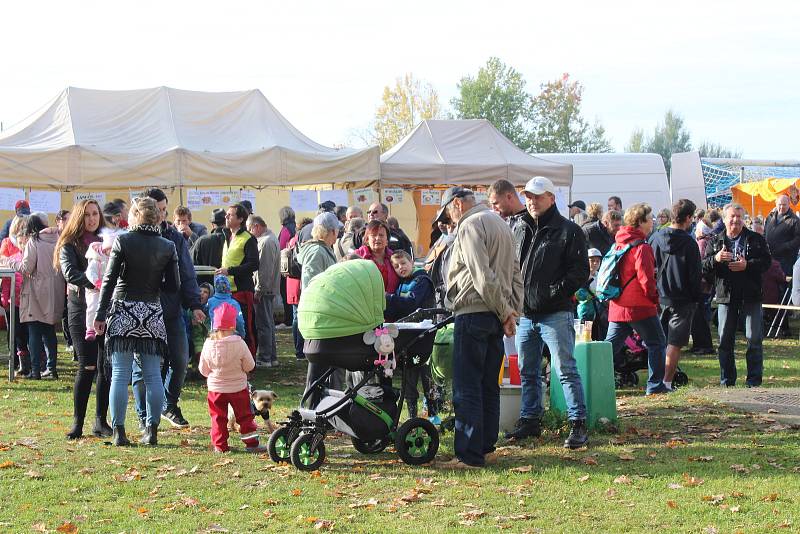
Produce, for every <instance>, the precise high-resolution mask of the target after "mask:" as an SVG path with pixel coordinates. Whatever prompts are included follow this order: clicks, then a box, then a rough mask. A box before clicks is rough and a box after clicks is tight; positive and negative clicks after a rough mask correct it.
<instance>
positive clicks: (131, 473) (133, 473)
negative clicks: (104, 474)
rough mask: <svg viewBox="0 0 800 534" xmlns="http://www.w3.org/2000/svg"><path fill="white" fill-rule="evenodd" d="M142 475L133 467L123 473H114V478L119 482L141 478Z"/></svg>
mask: <svg viewBox="0 0 800 534" xmlns="http://www.w3.org/2000/svg"><path fill="white" fill-rule="evenodd" d="M141 479H142V475H141V473H139V471H137V470H136V469H134V468H133V467H131V468H129V469H128V470H127V471H125V472H124V473H122V474H121V475H114V480H116V481H117V482H131V481H134V480H141Z"/></svg>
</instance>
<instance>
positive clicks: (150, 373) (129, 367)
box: [110, 351, 164, 426]
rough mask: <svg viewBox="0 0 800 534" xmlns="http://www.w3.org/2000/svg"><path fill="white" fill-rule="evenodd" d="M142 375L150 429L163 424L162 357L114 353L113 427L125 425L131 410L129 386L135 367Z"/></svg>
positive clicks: (112, 368)
mask: <svg viewBox="0 0 800 534" xmlns="http://www.w3.org/2000/svg"><path fill="white" fill-rule="evenodd" d="M134 361H136V363H137V365H136V367H137V368H138V369H139V370H140V372H141V373H142V379H143V381H144V383H145V386H146V387H147V394H146V395H145V406H146V407H145V413H146V419H147V424H148V425H157V424H158V422H159V421H160V420H161V408H162V403H163V402H164V384H163V383H162V382H161V356H160V355H158V354H134V353H133V352H123V351H119V352H114V353H112V354H111V393H110V398H111V424H112V425H114V426H121V425H124V424H125V412H126V411H127V409H128V384H130V382H131V375H132V373H133V365H134Z"/></svg>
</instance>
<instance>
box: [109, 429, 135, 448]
mask: <svg viewBox="0 0 800 534" xmlns="http://www.w3.org/2000/svg"><path fill="white" fill-rule="evenodd" d="M112 443H113V444H114V446H115V447H127V446H129V445H130V444H131V442H130V441H128V437H127V436H126V435H125V425H117V426H115V427H114V438H113V441H112Z"/></svg>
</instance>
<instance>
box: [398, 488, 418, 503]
mask: <svg viewBox="0 0 800 534" xmlns="http://www.w3.org/2000/svg"><path fill="white" fill-rule="evenodd" d="M400 500H401V501H403V502H417V501H420V500H422V497H420V496H419V491H417V490H416V489H413V490H411V493H407V494H405V495H403V496H402V497H400Z"/></svg>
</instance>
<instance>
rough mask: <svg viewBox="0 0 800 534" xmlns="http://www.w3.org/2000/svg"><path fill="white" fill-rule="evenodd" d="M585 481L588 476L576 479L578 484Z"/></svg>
mask: <svg viewBox="0 0 800 534" xmlns="http://www.w3.org/2000/svg"><path fill="white" fill-rule="evenodd" d="M587 480H589V475H583V476H582V477H579V478H578V482H586V481H587Z"/></svg>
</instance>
